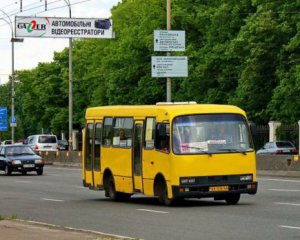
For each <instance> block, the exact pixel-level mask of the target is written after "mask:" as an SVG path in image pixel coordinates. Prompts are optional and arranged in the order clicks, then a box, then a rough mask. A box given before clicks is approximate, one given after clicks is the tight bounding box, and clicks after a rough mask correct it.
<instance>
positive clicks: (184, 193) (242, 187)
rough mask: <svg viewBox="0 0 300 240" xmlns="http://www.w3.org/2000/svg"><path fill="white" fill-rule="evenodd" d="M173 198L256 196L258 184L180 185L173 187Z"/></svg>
mask: <svg viewBox="0 0 300 240" xmlns="http://www.w3.org/2000/svg"><path fill="white" fill-rule="evenodd" d="M172 192H173V198H205V197H214V198H219V199H222V196H227V195H230V194H245V193H247V194H256V192H257V182H247V183H230V184H226V185H205V186H203V185H198V186H197V185H192V186H191V185H180V186H172Z"/></svg>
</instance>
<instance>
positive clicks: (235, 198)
mask: <svg viewBox="0 0 300 240" xmlns="http://www.w3.org/2000/svg"><path fill="white" fill-rule="evenodd" d="M240 197H241V194H232V195H228V196H226V197H225V201H226V203H227V204H228V205H235V204H237V203H238V202H239V200H240Z"/></svg>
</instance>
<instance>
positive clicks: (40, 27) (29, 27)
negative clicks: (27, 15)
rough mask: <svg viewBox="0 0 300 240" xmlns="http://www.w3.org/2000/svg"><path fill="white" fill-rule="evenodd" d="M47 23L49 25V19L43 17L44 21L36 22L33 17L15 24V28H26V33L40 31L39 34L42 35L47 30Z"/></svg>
mask: <svg viewBox="0 0 300 240" xmlns="http://www.w3.org/2000/svg"><path fill="white" fill-rule="evenodd" d="M47 25H48V26H49V20H48V19H47V18H45V21H41V22H38V21H37V20H35V19H32V20H29V22H28V21H27V20H26V21H24V22H23V21H22V22H19V23H18V24H17V28H18V29H21V30H26V32H27V33H32V32H34V31H42V32H41V33H40V34H39V36H43V35H44V34H45V33H46V31H47Z"/></svg>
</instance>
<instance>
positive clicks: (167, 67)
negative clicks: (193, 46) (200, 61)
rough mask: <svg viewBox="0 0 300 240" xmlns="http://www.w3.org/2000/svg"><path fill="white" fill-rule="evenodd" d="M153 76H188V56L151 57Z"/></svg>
mask: <svg viewBox="0 0 300 240" xmlns="http://www.w3.org/2000/svg"><path fill="white" fill-rule="evenodd" d="M151 66H152V71H151V75H152V77H187V76H188V61H187V57H175V56H174V57H154V56H152V58H151Z"/></svg>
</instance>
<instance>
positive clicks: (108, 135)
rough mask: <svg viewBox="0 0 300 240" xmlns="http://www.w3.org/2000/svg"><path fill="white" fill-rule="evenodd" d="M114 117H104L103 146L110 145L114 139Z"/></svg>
mask: <svg viewBox="0 0 300 240" xmlns="http://www.w3.org/2000/svg"><path fill="white" fill-rule="evenodd" d="M112 123H113V118H112V117H106V118H104V126H103V135H102V144H103V146H110V145H111V139H112Z"/></svg>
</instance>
